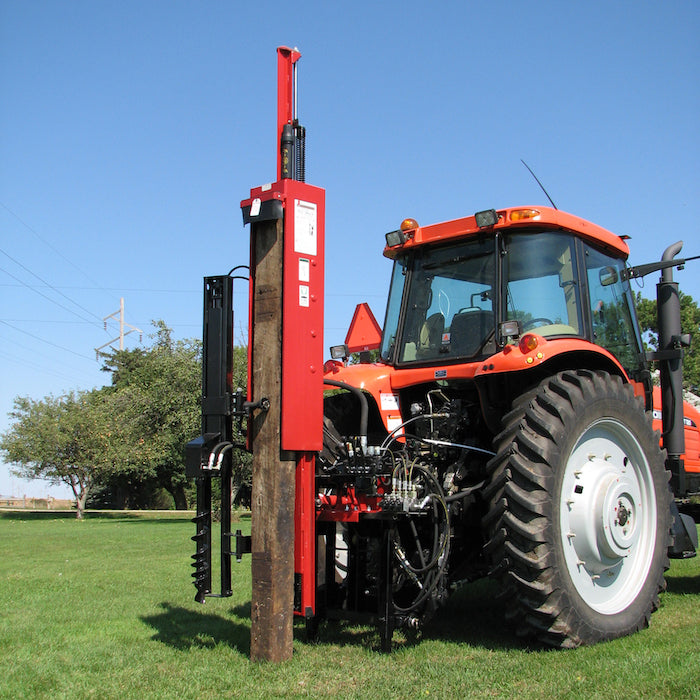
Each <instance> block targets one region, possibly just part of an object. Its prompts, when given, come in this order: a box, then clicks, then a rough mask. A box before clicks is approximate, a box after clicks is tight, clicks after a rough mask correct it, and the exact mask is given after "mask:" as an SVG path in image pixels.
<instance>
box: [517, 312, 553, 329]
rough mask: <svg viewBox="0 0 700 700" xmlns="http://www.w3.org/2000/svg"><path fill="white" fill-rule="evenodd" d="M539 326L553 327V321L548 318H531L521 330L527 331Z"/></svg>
mask: <svg viewBox="0 0 700 700" xmlns="http://www.w3.org/2000/svg"><path fill="white" fill-rule="evenodd" d="M538 324H539V325H541V326H553V325H554V321H552V320H551V319H549V318H545V317H544V316H538V317H537V318H531V319H530V320H529V321H528V322H527V323H526V324H525V325H524V326H523V330H524V331H527V330H530V328H534V326H536V325H538Z"/></svg>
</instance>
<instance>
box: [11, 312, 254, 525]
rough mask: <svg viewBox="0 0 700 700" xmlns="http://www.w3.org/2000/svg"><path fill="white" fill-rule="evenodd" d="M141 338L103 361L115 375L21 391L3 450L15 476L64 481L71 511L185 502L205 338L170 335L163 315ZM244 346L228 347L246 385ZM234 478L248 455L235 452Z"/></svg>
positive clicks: (244, 470)
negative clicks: (138, 344) (92, 385)
mask: <svg viewBox="0 0 700 700" xmlns="http://www.w3.org/2000/svg"><path fill="white" fill-rule="evenodd" d="M154 325H155V327H156V332H155V334H154V335H153V336H152V339H153V344H152V345H151V346H150V347H147V348H136V349H132V350H121V351H114V352H112V353H109V354H107V355H105V356H104V358H103V366H102V370H103V371H105V372H107V373H109V374H110V375H111V382H110V383H109V384H108V385H107V386H104V387H101V388H98V389H92V390H90V391H70V392H67V393H65V394H63V395H61V396H58V397H54V396H47V397H44V398H43V399H41V400H34V399H31V398H29V397H18V398H16V399H15V402H14V410H13V411H12V412H11V413H10V418H11V419H12V424H11V427H10V429H9V430H7V431H6V432H5V433H4V434H3V435H2V436H0V450H2V452H3V453H4V457H5V459H6V461H8V462H10V463H12V464H13V465H14V469H13V471H14V472H15V474H17V475H18V476H21V477H23V478H28V479H44V480H47V481H49V482H51V483H54V484H58V483H61V484H65V485H67V486H69V487H70V488H71V490H72V492H73V495H74V497H75V500H76V504H77V517H82V513H83V510H84V509H85V507H86V505H90V506H92V507H102V508H108V507H111V508H117V509H123V508H141V509H145V508H157V507H163V508H172V507H174V508H176V509H178V510H183V509H187V508H188V507H189V506H190V505H191V504H192V502H193V500H194V497H195V496H194V487H193V485H192V484H191V483H188V480H187V479H186V477H185V445H186V444H187V442H189V441H190V440H191V439H192V438H194V437H196V436H197V435H199V434H200V428H201V408H200V406H201V381H202V347H201V342H200V341H199V340H177V341H176V340H173V338H172V332H171V330H170V329H169V328H168V327H167V326H166V325H165V323H163V322H162V321H159V322H157V323H155V324H154ZM246 360H247V357H246V349H245V348H244V347H237V348H235V349H234V370H233V371H234V376H233V381H234V384H235V385H236V386H240V387H241V388H245V387H246V378H247V370H246ZM234 461H235V476H236V477H237V479H238V481H239V482H246V481H249V479H250V466H249V465H250V460H249V458H248V456H247V455H245V454H236V455H234Z"/></svg>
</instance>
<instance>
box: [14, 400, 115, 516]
mask: <svg viewBox="0 0 700 700" xmlns="http://www.w3.org/2000/svg"><path fill="white" fill-rule="evenodd" d="M10 418H11V419H12V420H13V424H12V426H11V427H10V429H9V430H8V431H7V432H5V433H4V434H3V435H2V436H0V450H2V452H3V453H4V455H5V458H6V459H7V460H8V461H9V462H10V463H12V464H14V465H16V468H15V469H14V470H13V471H14V473H15V474H17V475H18V476H21V477H23V478H26V479H45V480H47V481H49V482H51V483H54V484H58V483H62V484H66V485H67V486H70V488H71V490H72V491H73V495H74V496H75V500H76V504H77V513H76V516H77V517H78V518H82V517H83V510H84V508H85V501H86V499H87V497H88V494H89V493H90V489H91V488H92V487H93V486H94V484H95V483H96V481H97V479H98V478H99V475H100V473H101V472H104V471H105V470H109V469H110V468H112V467H113V465H114V462H113V461H112V458H113V455H112V454H111V451H110V447H109V446H110V442H111V438H110V432H111V425H110V424H111V413H110V410H109V408H108V406H107V405H106V404H105V402H104V397H103V396H102V395H101V393H100V392H99V391H97V390H94V391H90V392H80V393H68V394H64V395H63V396H59V397H57V398H55V397H53V396H48V397H45V398H44V399H42V400H40V401H35V400H33V399H30V398H28V397H17V398H16V399H15V402H14V410H13V411H12V412H11V413H10Z"/></svg>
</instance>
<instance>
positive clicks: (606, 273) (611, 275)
mask: <svg viewBox="0 0 700 700" xmlns="http://www.w3.org/2000/svg"><path fill="white" fill-rule="evenodd" d="M598 279H599V280H600V285H601V287H609V286H610V285H611V284H617V281H618V280H619V276H618V274H617V270H616V269H615V268H614V267H612V266H611V265H608V266H607V267H601V268H600V270H599V271H598Z"/></svg>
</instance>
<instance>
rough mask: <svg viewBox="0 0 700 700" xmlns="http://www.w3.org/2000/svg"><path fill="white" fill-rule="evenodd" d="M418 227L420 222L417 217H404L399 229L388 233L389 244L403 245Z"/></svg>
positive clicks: (387, 241) (387, 242)
mask: <svg viewBox="0 0 700 700" xmlns="http://www.w3.org/2000/svg"><path fill="white" fill-rule="evenodd" d="M417 228H418V222H417V221H416V220H415V219H404V220H403V221H402V222H401V226H400V227H399V228H398V230H396V231H390V232H389V233H387V234H386V244H387V246H388V247H389V248H393V247H394V246H396V245H403V244H404V243H405V242H406V241H407V240H408V239H409V238H410V237H411V236H412V235H413V234H412V233H411V231H415V230H416V229H417Z"/></svg>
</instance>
